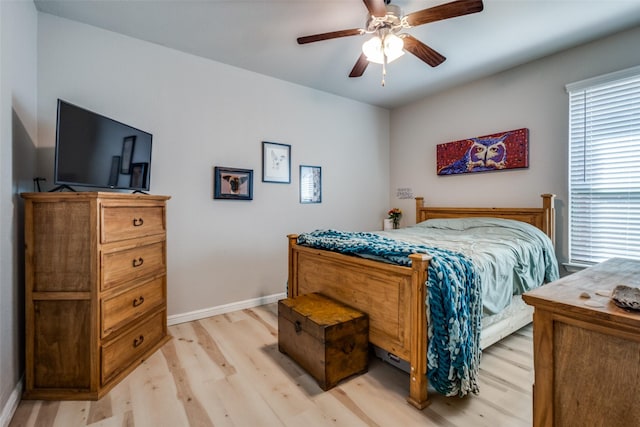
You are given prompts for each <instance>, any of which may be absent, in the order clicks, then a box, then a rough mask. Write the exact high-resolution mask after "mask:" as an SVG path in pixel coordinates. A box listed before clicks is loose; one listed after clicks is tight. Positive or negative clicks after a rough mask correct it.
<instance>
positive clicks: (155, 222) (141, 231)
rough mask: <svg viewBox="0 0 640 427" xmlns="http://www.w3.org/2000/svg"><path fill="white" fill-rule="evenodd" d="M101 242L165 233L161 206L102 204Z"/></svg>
mask: <svg viewBox="0 0 640 427" xmlns="http://www.w3.org/2000/svg"><path fill="white" fill-rule="evenodd" d="M101 212H102V227H101V231H102V232H101V234H100V242H101V243H110V242H117V241H120V240H129V239H136V238H139V237H144V236H153V235H156V234H163V233H165V231H166V230H165V221H164V207H162V206H134V207H119V206H103V207H102V211H101Z"/></svg>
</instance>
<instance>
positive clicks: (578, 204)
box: [567, 67, 640, 264]
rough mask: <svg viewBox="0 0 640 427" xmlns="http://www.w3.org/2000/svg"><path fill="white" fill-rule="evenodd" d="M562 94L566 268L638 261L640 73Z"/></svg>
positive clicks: (633, 71)
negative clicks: (565, 100)
mask: <svg viewBox="0 0 640 427" xmlns="http://www.w3.org/2000/svg"><path fill="white" fill-rule="evenodd" d="M567 91H568V92H569V144H570V148H569V258H570V260H569V262H570V263H574V264H590V263H596V262H601V261H604V260H606V259H608V258H611V257H627V258H636V259H640V67H636V68H634V69H630V70H625V71H623V72H619V73H614V74H611V75H607V76H603V77H599V78H596V79H590V80H586V81H583V82H578V83H574V84H571V85H567Z"/></svg>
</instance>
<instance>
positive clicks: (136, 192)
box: [131, 190, 149, 196]
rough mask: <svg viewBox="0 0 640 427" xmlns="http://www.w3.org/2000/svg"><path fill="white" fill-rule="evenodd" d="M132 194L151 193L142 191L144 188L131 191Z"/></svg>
mask: <svg viewBox="0 0 640 427" xmlns="http://www.w3.org/2000/svg"><path fill="white" fill-rule="evenodd" d="M131 194H144V195H146V196H148V195H149V193H145V192H144V191H142V190H133V193H131Z"/></svg>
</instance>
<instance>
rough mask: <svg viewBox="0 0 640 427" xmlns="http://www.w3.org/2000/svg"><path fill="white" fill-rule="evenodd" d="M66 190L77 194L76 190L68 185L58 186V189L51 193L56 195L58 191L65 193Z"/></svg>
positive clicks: (53, 189) (50, 191) (52, 190)
mask: <svg viewBox="0 0 640 427" xmlns="http://www.w3.org/2000/svg"><path fill="white" fill-rule="evenodd" d="M64 190H68V191H73V192H74V193H75V192H76V190H74V189H73V188H71V187H69V186H68V185H67V184H62V185H58V186H57V187H56V188H52V189H51V190H49V193H55V192H56V191H64Z"/></svg>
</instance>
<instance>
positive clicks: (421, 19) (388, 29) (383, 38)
mask: <svg viewBox="0 0 640 427" xmlns="http://www.w3.org/2000/svg"><path fill="white" fill-rule="evenodd" d="M363 1H364V4H365V6H366V7H367V10H368V11H369V13H368V15H367V21H366V25H365V28H353V29H349V30H340V31H331V32H328V33H322V34H314V35H311V36H304V37H298V44H306V43H313V42H317V41H321V40H329V39H335V38H340V37H348V36H358V35H364V34H373V35H374V36H373V37H372V38H371V39H369V40H368V41H367V42H365V43H364V44H363V46H362V50H363V52H362V53H361V54H360V57H359V58H358V60H357V61H356V64H355V65H354V67H353V69H352V70H351V73H350V74H349V77H360V76H362V75H363V74H364V72H365V70H366V69H367V66H368V65H369V62H375V63H379V64H382V85H383V86H384V76H385V74H386V64H388V63H389V62H391V61H393V60H395V59H397V58H398V57H400V56H402V55H403V54H404V51H407V52H409V53H411V54H413V55H415V56H416V57H418V58H419V59H421V60H422V61H424V62H426V63H427V64H429V65H430V66H432V67H437V66H438V65H440V64H442V63H443V62H444V60H445V59H446V58H445V57H444V56H442V55H441V54H440V53H438V52H436V51H435V50H434V49H432V48H430V47H429V46H427V45H426V44H424V43H422V42H421V41H420V40H418V39H416V38H415V37H413V36H411V35H410V34H407V33H403V32H401V31H403V30H405V29H407V28H412V27H416V26H418V25H423V24H428V23H430V22H435V21H441V20H443V19H449V18H455V17H457V16H462V15H468V14H471V13H477V12H480V11H482V9H483V7H484V6H483V4H482V0H456V1H452V2H450V3H444V4H441V5H438V6H433V7H429V8H427V9H423V10H419V11H417V12H413V13H409V14H407V15H402V11H401V10H400V7H398V6H396V5H392V4H390V1H391V0H363Z"/></svg>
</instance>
